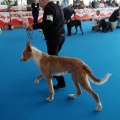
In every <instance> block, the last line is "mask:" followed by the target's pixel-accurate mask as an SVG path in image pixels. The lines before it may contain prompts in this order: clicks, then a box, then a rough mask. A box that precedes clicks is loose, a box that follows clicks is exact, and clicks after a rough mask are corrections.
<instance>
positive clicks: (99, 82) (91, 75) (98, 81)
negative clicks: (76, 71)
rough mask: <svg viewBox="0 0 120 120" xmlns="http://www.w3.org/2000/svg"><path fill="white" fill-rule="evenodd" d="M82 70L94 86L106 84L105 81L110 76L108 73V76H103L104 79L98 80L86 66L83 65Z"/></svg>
mask: <svg viewBox="0 0 120 120" xmlns="http://www.w3.org/2000/svg"><path fill="white" fill-rule="evenodd" d="M83 69H84V70H85V71H86V73H87V75H88V76H89V77H90V78H91V81H92V82H94V83H95V84H98V85H100V84H104V83H105V82H107V80H108V79H109V77H110V76H111V74H110V73H108V74H106V75H105V77H104V78H102V79H98V78H96V77H95V76H94V75H93V74H92V71H91V69H90V68H89V67H88V66H87V65H85V64H84V65H83Z"/></svg>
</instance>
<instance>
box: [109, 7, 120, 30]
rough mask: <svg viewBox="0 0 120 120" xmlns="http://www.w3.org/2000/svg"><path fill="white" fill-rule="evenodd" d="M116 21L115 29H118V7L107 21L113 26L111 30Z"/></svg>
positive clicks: (119, 21) (119, 20)
mask: <svg viewBox="0 0 120 120" xmlns="http://www.w3.org/2000/svg"><path fill="white" fill-rule="evenodd" d="M117 20H118V23H117V26H116V28H120V7H119V8H118V9H117V10H115V11H114V12H113V13H112V14H111V16H110V17H109V21H110V22H111V25H112V26H113V28H114V25H113V24H114V22H115V21H117Z"/></svg>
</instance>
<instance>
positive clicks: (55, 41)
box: [46, 35, 65, 85]
mask: <svg viewBox="0 0 120 120" xmlns="http://www.w3.org/2000/svg"><path fill="white" fill-rule="evenodd" d="M64 41H65V35H61V36H59V37H54V38H50V39H47V42H46V44H47V50H48V54H49V55H56V56H58V53H59V51H60V50H61V48H62V45H63V43H64ZM58 69H59V68H58ZM54 77H55V78H56V79H57V82H58V84H61V85H62V84H65V80H64V77H63V76H62V75H61V76H54Z"/></svg>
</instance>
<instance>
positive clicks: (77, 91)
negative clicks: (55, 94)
mask: <svg viewBox="0 0 120 120" xmlns="http://www.w3.org/2000/svg"><path fill="white" fill-rule="evenodd" d="M72 79H73V82H74V84H75V87H76V93H75V94H69V95H68V96H69V97H70V98H76V97H77V96H79V95H80V94H81V93H82V91H81V89H80V84H79V81H78V80H77V78H76V77H75V76H74V75H72Z"/></svg>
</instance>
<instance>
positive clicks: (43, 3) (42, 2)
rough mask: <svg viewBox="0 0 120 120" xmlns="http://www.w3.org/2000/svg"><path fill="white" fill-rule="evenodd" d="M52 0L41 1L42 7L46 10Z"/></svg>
mask: <svg viewBox="0 0 120 120" xmlns="http://www.w3.org/2000/svg"><path fill="white" fill-rule="evenodd" d="M49 2H50V0H39V4H40V7H42V8H44V7H45V6H46V5H47V4H48V3H49Z"/></svg>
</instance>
